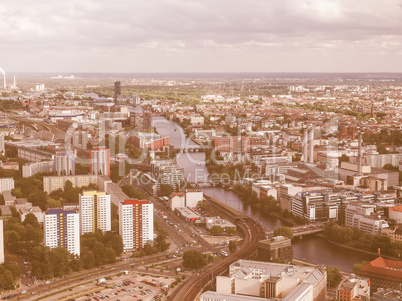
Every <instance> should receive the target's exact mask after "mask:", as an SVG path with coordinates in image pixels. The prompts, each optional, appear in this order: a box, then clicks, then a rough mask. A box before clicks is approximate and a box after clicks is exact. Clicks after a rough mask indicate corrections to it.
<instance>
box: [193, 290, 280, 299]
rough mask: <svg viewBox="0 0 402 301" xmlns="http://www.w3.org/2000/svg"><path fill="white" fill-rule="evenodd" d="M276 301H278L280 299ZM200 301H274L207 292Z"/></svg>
mask: <svg viewBox="0 0 402 301" xmlns="http://www.w3.org/2000/svg"><path fill="white" fill-rule="evenodd" d="M275 300H277V301H278V300H279V299H275ZM200 301H274V300H273V299H271V298H269V299H267V298H259V297H250V296H242V295H231V294H224V293H217V292H211V291H206V292H204V293H203V294H202V295H201V296H200Z"/></svg>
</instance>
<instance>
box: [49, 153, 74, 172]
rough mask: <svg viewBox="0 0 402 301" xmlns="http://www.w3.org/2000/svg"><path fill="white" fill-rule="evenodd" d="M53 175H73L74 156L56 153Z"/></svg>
mask: <svg viewBox="0 0 402 301" xmlns="http://www.w3.org/2000/svg"><path fill="white" fill-rule="evenodd" d="M53 160H54V174H55V175H58V176H68V175H73V176H74V175H75V155H74V154H72V153H68V152H67V153H57V154H56V155H55V156H54V158H53Z"/></svg>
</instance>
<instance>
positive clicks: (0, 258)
mask: <svg viewBox="0 0 402 301" xmlns="http://www.w3.org/2000/svg"><path fill="white" fill-rule="evenodd" d="M2 263H4V224H3V218H2V217H1V216H0V264H2Z"/></svg>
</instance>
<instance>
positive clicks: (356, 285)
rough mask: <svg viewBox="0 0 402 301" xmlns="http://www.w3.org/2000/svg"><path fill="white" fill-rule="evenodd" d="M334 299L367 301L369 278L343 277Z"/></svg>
mask: <svg viewBox="0 0 402 301" xmlns="http://www.w3.org/2000/svg"><path fill="white" fill-rule="evenodd" d="M336 300H339V301H357V300H359V301H369V300H370V280H369V279H366V278H365V279H359V278H348V279H344V280H343V281H342V282H341V283H340V284H339V285H338V287H337V289H336Z"/></svg>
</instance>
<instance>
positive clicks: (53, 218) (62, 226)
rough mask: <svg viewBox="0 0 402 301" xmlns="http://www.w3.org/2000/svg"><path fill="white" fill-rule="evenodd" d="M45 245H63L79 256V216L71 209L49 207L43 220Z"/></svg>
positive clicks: (52, 246)
mask: <svg viewBox="0 0 402 301" xmlns="http://www.w3.org/2000/svg"><path fill="white" fill-rule="evenodd" d="M43 229H44V232H45V246H46V247H50V248H57V247H63V248H65V249H67V251H69V252H70V253H72V254H75V255H78V256H80V216H79V213H78V212H75V211H73V210H69V211H65V210H63V209H49V210H48V211H47V213H46V214H45V222H44V228H43Z"/></svg>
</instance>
